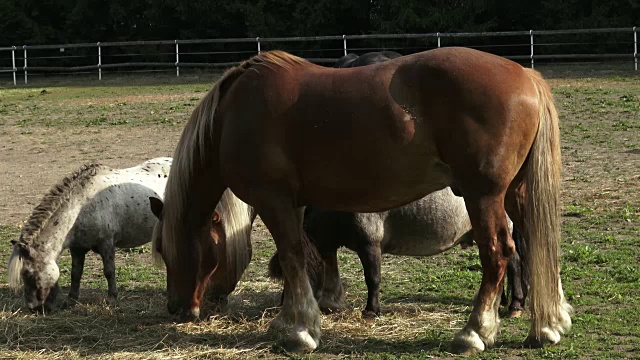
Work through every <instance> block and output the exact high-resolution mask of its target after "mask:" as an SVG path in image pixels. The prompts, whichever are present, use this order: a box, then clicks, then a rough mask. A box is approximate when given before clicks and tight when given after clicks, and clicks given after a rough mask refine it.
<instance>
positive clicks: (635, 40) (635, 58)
mask: <svg viewBox="0 0 640 360" xmlns="http://www.w3.org/2000/svg"><path fill="white" fill-rule="evenodd" d="M633 62H634V63H635V69H636V71H638V32H637V31H636V27H635V26H634V27H633Z"/></svg>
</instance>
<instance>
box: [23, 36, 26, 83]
mask: <svg viewBox="0 0 640 360" xmlns="http://www.w3.org/2000/svg"><path fill="white" fill-rule="evenodd" d="M22 49H23V50H24V67H23V68H22V70H24V83H25V84H26V83H27V45H22Z"/></svg>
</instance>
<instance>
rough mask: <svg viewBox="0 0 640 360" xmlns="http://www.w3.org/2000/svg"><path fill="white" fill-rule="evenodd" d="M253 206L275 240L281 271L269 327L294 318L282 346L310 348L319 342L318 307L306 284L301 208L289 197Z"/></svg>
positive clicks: (301, 350) (285, 324) (263, 200)
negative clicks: (279, 300)
mask: <svg viewBox="0 0 640 360" xmlns="http://www.w3.org/2000/svg"><path fill="white" fill-rule="evenodd" d="M261 200H262V201H259V203H258V204H255V205H256V206H255V208H256V210H257V211H258V214H259V215H260V218H261V219H262V221H263V222H264V224H265V225H266V226H267V228H268V229H269V231H270V232H271V235H272V236H273V239H274V240H275V243H276V248H277V250H278V256H279V258H280V264H281V266H282V270H283V274H284V288H285V290H284V291H285V297H284V304H283V306H282V309H281V310H280V313H279V314H278V316H277V317H276V318H275V319H274V320H273V322H272V326H273V327H287V325H288V324H289V323H290V322H291V320H293V321H294V325H295V326H294V328H293V330H292V332H291V333H290V336H289V339H288V341H287V342H286V343H285V348H286V349H287V350H288V351H295V352H303V351H313V350H314V349H315V348H316V347H317V346H318V344H319V342H320V309H319V308H318V304H317V302H316V299H315V298H314V297H313V291H312V289H311V285H310V284H309V278H308V275H307V272H306V264H305V261H306V260H305V257H304V250H303V248H302V246H303V245H302V219H303V211H302V209H297V208H296V207H295V206H294V204H293V201H292V200H291V199H290V198H286V197H284V198H276V199H274V198H271V199H269V200H270V201H265V200H266V199H261Z"/></svg>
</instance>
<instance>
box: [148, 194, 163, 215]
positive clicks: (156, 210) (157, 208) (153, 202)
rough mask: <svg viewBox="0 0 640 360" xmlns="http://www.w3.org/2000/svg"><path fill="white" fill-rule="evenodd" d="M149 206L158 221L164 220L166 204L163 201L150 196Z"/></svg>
mask: <svg viewBox="0 0 640 360" xmlns="http://www.w3.org/2000/svg"><path fill="white" fill-rule="evenodd" d="M149 205H150V206H151V212H152V213H153V215H155V216H156V217H157V218H158V220H162V208H163V207H164V204H163V203H162V200H160V199H158V198H157V197H153V196H149Z"/></svg>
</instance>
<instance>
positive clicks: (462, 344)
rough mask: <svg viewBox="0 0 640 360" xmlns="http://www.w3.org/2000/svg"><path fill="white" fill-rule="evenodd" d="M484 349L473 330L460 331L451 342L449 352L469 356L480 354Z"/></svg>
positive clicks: (482, 343)
mask: <svg viewBox="0 0 640 360" xmlns="http://www.w3.org/2000/svg"><path fill="white" fill-rule="evenodd" d="M484 349H485V345H484V342H482V339H480V336H479V335H478V333H476V332H475V331H473V330H467V329H462V330H461V331H460V332H458V333H457V334H456V336H455V337H454V338H453V341H452V342H451V352H453V353H455V354H463V355H471V354H475V353H479V352H482V351H484Z"/></svg>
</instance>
